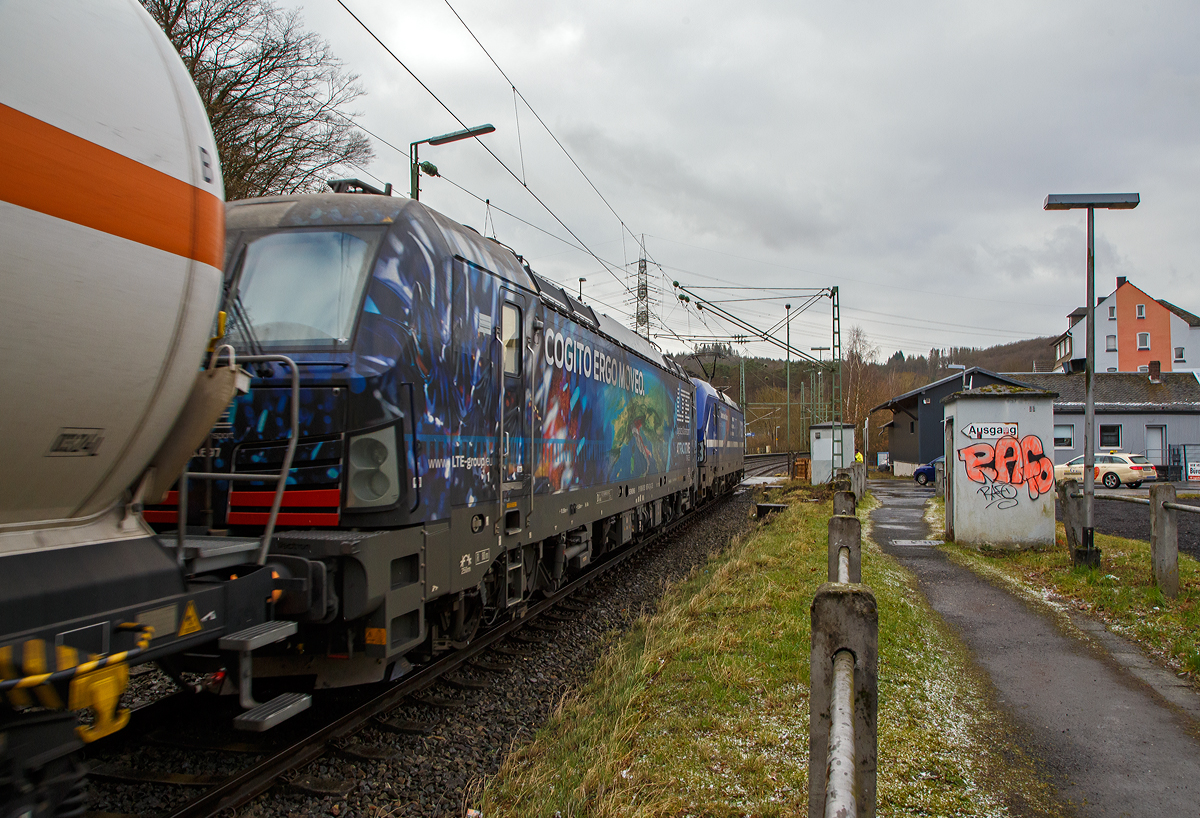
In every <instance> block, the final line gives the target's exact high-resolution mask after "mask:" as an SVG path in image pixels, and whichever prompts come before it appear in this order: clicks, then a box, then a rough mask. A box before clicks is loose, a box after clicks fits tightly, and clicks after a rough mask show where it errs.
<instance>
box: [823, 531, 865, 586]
mask: <svg viewBox="0 0 1200 818" xmlns="http://www.w3.org/2000/svg"><path fill="white" fill-rule="evenodd" d="M843 548H845V549H848V550H849V552H850V553H849V556H848V562H847V574H846V576H839V573H840V572H839V571H838V563H839V562H840V558H841V550H842V549H843ZM829 581H830V582H852V583H858V582H862V523H860V522H859V521H858V518H857V517H851V516H849V515H845V514H840V515H834V516H833V517H830V518H829Z"/></svg>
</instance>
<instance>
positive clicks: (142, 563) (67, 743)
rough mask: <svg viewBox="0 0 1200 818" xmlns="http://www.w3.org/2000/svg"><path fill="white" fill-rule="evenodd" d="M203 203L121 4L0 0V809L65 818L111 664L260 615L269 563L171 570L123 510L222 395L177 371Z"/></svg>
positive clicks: (173, 75)
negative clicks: (86, 714) (229, 569)
mask: <svg viewBox="0 0 1200 818" xmlns="http://www.w3.org/2000/svg"><path fill="white" fill-rule="evenodd" d="M223 199H224V193H223V188H222V183H221V176H220V169H219V167H218V163H217V151H216V148H215V146H214V144H213V138H212V133H211V131H210V130H209V126H208V122H207V120H206V118H205V114H204V109H203V107H202V105H201V102H200V99H199V97H198V95H197V94H196V91H195V88H194V86H193V85H192V81H191V78H190V77H189V76H188V73H187V71H186V70H185V68H184V66H183V64H182V63H181V62H180V60H179V58H178V56H177V55H176V53H175V51H174V49H173V48H172V47H171V44H170V43H169V42H168V41H167V39H166V37H165V36H163V34H162V32H161V31H159V29H158V27H157V26H156V25H155V24H154V22H153V20H151V18H150V17H149V15H148V14H147V13H146V12H145V10H144V9H143V8H142V7H141V6H140V5H139V4H138V3H137V2H134V0H87V2H84V0H62V2H57V3H42V2H38V0H13V2H8V3H4V4H2V5H0V247H2V248H3V252H0V282H3V284H2V285H0V289H2V291H3V295H2V296H0V356H2V357H3V360H4V380H5V386H4V388H3V389H0V418H2V419H3V420H2V422H0V424H2V425H0V463H2V464H3V466H4V467H3V468H2V469H0V814H3V815H6V816H7V815H22V816H33V815H45V814H58V815H71V814H82V813H83V809H84V803H83V800H84V796H83V782H82V769H81V767H80V765H79V764H78V763H76V761H75V760H74V757H73V753H74V751H76V750H77V749H79V748H80V747H81V746H82V745H83V744H84V743H86V742H89V741H92V740H95V739H96V738H99V737H102V736H105V735H107V734H109V733H111V732H114V731H116V730H118V729H120V727H121V726H123V725H124V723H125V722H126V720H127V719H128V717H129V714H128V711H122V710H121V709H119V707H118V702H119V699H120V696H121V693H122V692H123V691H124V689H125V686H126V683H127V680H128V671H129V666H130V665H132V664H137V663H140V662H145V661H151V660H165V659H168V658H170V657H171V656H173V655H175V654H177V653H179V652H180V651H183V650H194V649H196V648H197V647H200V646H201V645H204V646H207V647H209V648H216V645H215V644H214V643H215V642H216V641H217V640H218V639H219V638H222V637H225V638H228V637H230V636H231V635H232V632H234V631H237V630H239V629H242V628H245V627H250V626H258V625H261V624H263V623H264V622H266V620H267V619H268V618H269V615H270V610H269V604H268V599H269V597H270V595H271V593H272V591H273V590H274V588H273V579H272V577H271V576H270V572H269V570H268V569H266V568H262V567H260V566H258V565H256V564H251V565H248V566H244V567H243V568H241V569H239V570H238V571H237V572H236V573H237V575H238V579H237V580H236V581H230V580H229V576H230V574H211V573H206V572H205V571H204V569H203V568H202V567H198V566H196V564H195V563H194V562H193V563H189V564H188V565H187V566H184V565H181V564H180V561H179V560H178V559H177V555H176V552H175V551H173V550H171V549H170V548H169V547H164V544H163V542H161V541H160V540H159V538H158V537H157V536H156V535H155V534H154V532H153V531H152V530H151V528H150V527H149V526H148V525H147V524H146V522H145V521H144V520H143V518H142V516H141V514H140V509H141V502H142V500H143V499H153V497H154V495H155V494H156V493H161V491H163V490H165V489H166V488H168V487H169V486H170V485H171V482H172V481H173V480H174V479H175V477H176V476H177V475H178V474H179V472H180V470H181V469H182V468H183V466H184V464H185V463H186V462H187V460H188V458H189V457H190V455H191V453H192V451H193V449H194V448H195V446H196V445H197V443H198V442H201V441H203V440H204V437H205V435H206V434H207V433H208V430H209V429H210V428H211V425H212V423H213V421H214V420H215V419H216V418H217V417H219V415H220V412H221V410H222V408H223V407H224V405H225V404H227V403H228V401H229V400H230V399H231V397H232V395H233V392H234V389H235V381H236V377H235V373H234V370H232V369H231V368H229V367H220V368H217V369H214V370H212V371H210V372H205V373H199V372H198V370H200V368H201V361H202V360H203V359H204V358H205V343H206V341H207V340H208V338H209V336H210V335H211V333H212V325H213V322H214V316H215V315H216V312H217V307H218V304H219V302H220V299H221V295H222V280H223V279H222V268H223V255H224V253H223V248H224V241H223V223H224V202H223ZM206 406H208V407H211V406H215V411H213V410H211V409H208V408H206ZM131 489H132V491H131ZM287 625H288V626H291V627H295V625H294V623H287ZM168 666H169V665H168ZM85 709H90V710H91V711H92V718H91V720H90V721H89V722H88V723H87V724H86V725H85V724H81V723H80V719H79V718H78V716H77V714H76V712H75V711H78V710H85Z"/></svg>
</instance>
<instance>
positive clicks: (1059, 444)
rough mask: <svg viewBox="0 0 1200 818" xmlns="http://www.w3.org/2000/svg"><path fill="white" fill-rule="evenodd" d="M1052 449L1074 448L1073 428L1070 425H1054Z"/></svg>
mask: <svg viewBox="0 0 1200 818" xmlns="http://www.w3.org/2000/svg"><path fill="white" fill-rule="evenodd" d="M1054 448H1056V449H1074V448H1075V427H1074V426H1073V425H1072V424H1070V423H1066V424H1058V423H1056V424H1054Z"/></svg>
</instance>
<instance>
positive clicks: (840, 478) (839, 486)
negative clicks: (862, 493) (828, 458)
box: [832, 469, 857, 496]
mask: <svg viewBox="0 0 1200 818" xmlns="http://www.w3.org/2000/svg"><path fill="white" fill-rule="evenodd" d="M832 485H833V490H834V491H854V483H852V482H851V480H850V474H849V472H847V471H846V470H845V469H838V470H837V472H836V473H835V474H834V475H833V481H832ZM856 496H857V495H856Z"/></svg>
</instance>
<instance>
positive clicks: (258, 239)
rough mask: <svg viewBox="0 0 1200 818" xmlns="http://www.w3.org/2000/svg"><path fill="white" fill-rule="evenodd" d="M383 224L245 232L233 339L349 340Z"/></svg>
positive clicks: (273, 342)
mask: <svg viewBox="0 0 1200 818" xmlns="http://www.w3.org/2000/svg"><path fill="white" fill-rule="evenodd" d="M382 237H383V229H382V228H370V227H342V228H338V229H336V230H330V229H323V230H307V229H285V230H277V231H274V232H270V233H264V234H260V235H257V236H252V237H250V238H248V239H247V241H246V245H245V247H244V248H243V250H242V253H241V255H240V258H239V269H238V270H237V271H236V273H235V279H234V286H235V288H236V289H235V290H234V294H233V297H232V298H231V299H230V300H231V301H233V302H234V303H233V304H230V305H228V306H227V310H229V311H230V314H231V316H232V317H233V318H234V321H233V326H232V327H231V337H232V339H233V341H234V343H240V344H248V343H252V342H256V343H257V345H259V346H261V347H262V348H264V349H287V348H290V349H329V348H334V349H343V348H346V347H347V346H349V344H350V338H351V336H352V335H353V332H354V326H355V324H356V323H357V320H358V314H359V307H360V306H361V304H362V300H363V293H364V291H365V290H366V285H367V279H368V277H369V276H370V272H371V262H372V261H373V260H374V258H375V251H376V250H377V249H378V247H379V243H380V239H381V238H382Z"/></svg>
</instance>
